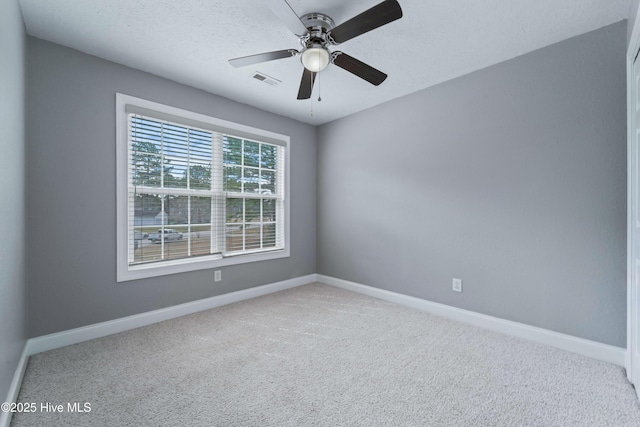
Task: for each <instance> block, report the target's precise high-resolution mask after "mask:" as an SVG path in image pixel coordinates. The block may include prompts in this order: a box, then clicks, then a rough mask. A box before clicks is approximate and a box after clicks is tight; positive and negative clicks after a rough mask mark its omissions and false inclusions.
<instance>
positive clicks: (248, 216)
mask: <svg viewBox="0 0 640 427" xmlns="http://www.w3.org/2000/svg"><path fill="white" fill-rule="evenodd" d="M244 218H245V222H260V199H247V200H246V201H245V214H244Z"/></svg>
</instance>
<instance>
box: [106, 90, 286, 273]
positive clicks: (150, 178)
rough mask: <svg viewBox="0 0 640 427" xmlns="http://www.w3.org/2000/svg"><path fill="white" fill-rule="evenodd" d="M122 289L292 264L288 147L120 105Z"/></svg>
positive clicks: (175, 114)
mask: <svg viewBox="0 0 640 427" xmlns="http://www.w3.org/2000/svg"><path fill="white" fill-rule="evenodd" d="M116 109H117V110H116V120H117V123H116V128H117V193H118V194H117V210H118V216H117V218H118V221H117V252H118V281H125V280H132V279H138V278H143V277H152V276H158V275H164V274H172V273H178V272H184V271H191V270H198V269H205V268H216V267H221V266H224V265H230V264H238V263H244V262H253V261H261V260H267V259H274V258H280V257H286V256H289V245H288V234H289V233H288V217H289V209H288V207H289V197H288V185H287V179H288V170H287V169H288V145H289V138H288V137H287V136H284V135H279V134H274V133H271V132H267V131H263V130H260V129H255V128H251V127H248V126H243V125H239V124H236V123H231V122H227V121H223V120H219V119H215V118H212V117H208V116H204V115H201V114H197V113H192V112H189V111H185V110H180V109H177V108H173V107H168V106H165V105H161V104H157V103H153V102H150V101H146V100H142V99H139V98H134V97H130V96H127V95H122V94H117V95H116Z"/></svg>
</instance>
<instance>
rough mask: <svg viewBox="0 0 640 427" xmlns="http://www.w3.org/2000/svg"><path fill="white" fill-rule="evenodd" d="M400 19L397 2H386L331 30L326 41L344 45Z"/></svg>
mask: <svg viewBox="0 0 640 427" xmlns="http://www.w3.org/2000/svg"><path fill="white" fill-rule="evenodd" d="M400 18H402V9H401V8H400V4H399V3H398V2H397V0H386V1H383V2H382V3H379V4H378V5H376V6H373V7H372V8H371V9H369V10H366V11H364V12H362V13H361V14H360V15H358V16H354V17H353V18H351V19H349V20H348V21H347V22H343V23H342V24H340V25H338V26H337V27H335V28H333V29H332V30H331V31H329V34H328V39H329V40H330V41H331V42H332V43H333V44H338V43H344V42H346V41H347V40H351V39H352V38H354V37H357V36H359V35H361V34H364V33H366V32H367V31H371V30H375V29H376V28H378V27H382V26H383V25H385V24H388V23H389V22H393V21H395V20H396V19H400Z"/></svg>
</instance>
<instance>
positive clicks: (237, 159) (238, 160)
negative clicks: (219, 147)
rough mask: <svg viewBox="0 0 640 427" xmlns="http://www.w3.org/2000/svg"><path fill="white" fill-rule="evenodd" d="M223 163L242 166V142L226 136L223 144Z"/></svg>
mask: <svg viewBox="0 0 640 427" xmlns="http://www.w3.org/2000/svg"><path fill="white" fill-rule="evenodd" d="M223 152H224V162H225V163H227V164H231V165H242V140H241V139H238V138H233V137H230V136H227V137H225V138H224V144H223Z"/></svg>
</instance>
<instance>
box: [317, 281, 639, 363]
mask: <svg viewBox="0 0 640 427" xmlns="http://www.w3.org/2000/svg"><path fill="white" fill-rule="evenodd" d="M317 279H318V282H320V283H325V284H327V285H331V286H335V287H337V288H342V289H346V290H348V291H352V292H357V293H359V294H363V295H368V296H370V297H374V298H379V299H382V300H385V301H389V302H393V303H396V304H401V305H404V306H407V307H411V308H415V309H417V310H421V311H425V312H427V313H431V314H434V315H436V316H441V317H446V318H449V319H452V320H457V321H459V322H463V323H467V324H470V325H474V326H477V327H480V328H483V329H488V330H490V331H494V332H499V333H503V334H506V335H511V336H515V337H518V338H523V339H526V340H529V341H533V342H537V343H539V344H544V345H548V346H551V347H555V348H559V349H561V350H565V351H569V352H572V353H576V354H580V355H582V356H586V357H590V358H592V359H597V360H601V361H603V362H608V363H612V364H614V365H618V366H622V367H624V365H625V357H626V352H627V351H626V349H624V348H621V347H615V346H612V345H608V344H602V343H599V342H595V341H590V340H586V339H584V338H578V337H574V336H571V335H566V334H562V333H560V332H554V331H550V330H548V329H543V328H538V327H535V326H530V325H525V324H524V323H518V322H512V321H510V320H505V319H500V318H497V317H493V316H488V315H486V314H480V313H476V312H473V311H468V310H463V309H461V308H456V307H452V306H449V305H445V304H440V303H436V302H431V301H427V300H424V299H420V298H416V297H412V296H408V295H403V294H399V293H395V292H391V291H387V290H384V289H378V288H374V287H371V286H367V285H362V284H359V283H355V282H350V281H348V280H342V279H337V278H335V277H330V276H325V275H322V274H319V275H318V277H317Z"/></svg>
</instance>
